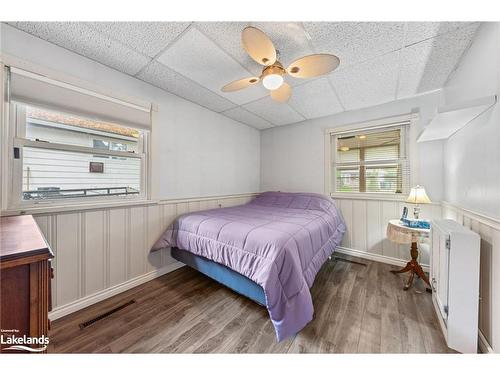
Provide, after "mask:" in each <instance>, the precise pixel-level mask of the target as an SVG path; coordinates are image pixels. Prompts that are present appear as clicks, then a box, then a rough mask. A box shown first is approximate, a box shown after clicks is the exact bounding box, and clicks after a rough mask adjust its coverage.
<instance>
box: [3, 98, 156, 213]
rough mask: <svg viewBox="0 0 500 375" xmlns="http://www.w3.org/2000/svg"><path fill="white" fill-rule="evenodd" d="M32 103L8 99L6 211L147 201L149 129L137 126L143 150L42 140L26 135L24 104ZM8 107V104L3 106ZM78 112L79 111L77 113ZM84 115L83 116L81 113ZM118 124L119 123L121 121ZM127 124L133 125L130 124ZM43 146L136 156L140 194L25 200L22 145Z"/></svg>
mask: <svg viewBox="0 0 500 375" xmlns="http://www.w3.org/2000/svg"><path fill="white" fill-rule="evenodd" d="M26 106H29V104H25V103H18V102H7V103H6V107H7V109H6V110H7V111H8V113H9V115H8V122H7V124H8V126H7V128H8V130H7V134H8V135H9V136H8V145H7V147H6V148H7V149H8V150H9V151H10V152H9V153H8V154H7V157H8V171H7V175H8V176H9V178H8V179H6V180H7V181H5V180H4V181H3V182H7V183H8V186H5V185H4V186H3V187H2V190H4V189H5V190H6V191H7V192H8V193H7V194H6V197H5V200H6V205H3V207H4V208H5V209H4V210H3V211H7V212H10V211H20V212H30V211H32V210H40V209H42V210H50V209H53V208H56V207H60V206H65V207H66V206H71V207H75V208H85V207H103V206H110V205H121V204H123V203H139V202H148V201H149V199H150V193H149V181H150V178H149V165H150V152H149V151H150V147H149V144H150V140H149V137H150V131H149V130H145V129H141V128H137V130H138V131H139V132H140V134H141V136H140V139H139V145H138V149H139V150H140V152H137V153H129V152H125V151H114V150H105V149H99V148H93V147H85V146H75V145H67V144H60V143H52V142H50V143H49V142H43V141H36V140H31V139H27V138H26V137H25V134H26V128H25V126H26V110H25V107H26ZM4 108H5V107H4ZM49 110H51V111H57V109H55V108H50V109H49ZM60 112H61V113H66V112H65V111H60ZM77 116H79V115H77ZM80 117H81V116H80ZM118 125H119V124H118ZM124 126H125V127H128V128H130V126H128V125H124ZM2 143H3V144H2V146H4V145H5V143H6V142H5V140H4V141H3V142H2ZM14 147H19V152H20V155H19V156H20V157H19V158H18V159H17V158H14V153H13V149H14ZM24 147H31V148H40V149H52V150H58V151H68V152H80V153H84V154H94V155H95V154H97V155H104V156H116V157H125V158H136V159H140V161H141V176H140V192H139V194H133V195H124V196H99V197H84V198H82V197H80V198H64V199H44V200H32V201H28V200H24V199H23V197H22V193H23V191H22V190H23V148H24Z"/></svg>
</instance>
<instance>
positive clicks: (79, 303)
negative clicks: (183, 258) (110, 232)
mask: <svg viewBox="0 0 500 375" xmlns="http://www.w3.org/2000/svg"><path fill="white" fill-rule="evenodd" d="M183 266H184V264H182V263H181V262H175V263H171V264H168V265H167V266H165V267H162V268H159V269H157V270H154V271H151V272H148V273H145V274H144V275H141V276H137V277H134V278H133V279H130V280H127V281H125V282H123V283H121V284H118V285H115V286H112V287H110V288H107V289H104V290H101V291H100V292H97V293H94V294H91V295H89V296H86V297H83V298H80V299H78V300H76V301H73V302H70V303H68V304H66V305H62V306H59V307H56V308H55V309H54V310H52V311H51V312H50V313H49V319H50V320H51V321H54V320H57V319H60V318H62V317H63V316H66V315H69V314H71V313H74V312H75V311H78V310H81V309H83V308H85V307H88V306H90V305H93V304H95V303H97V302H101V301H103V300H105V299H107V298H110V297H113V296H115V295H117V294H120V293H123V292H125V291H127V290H129V289H132V288H134V287H136V286H138V285H141V284H144V283H145V282H148V281H151V280H153V279H156V278H157V277H160V276H163V275H165V274H167V273H169V272H172V271H174V270H176V269H178V268H181V267H183Z"/></svg>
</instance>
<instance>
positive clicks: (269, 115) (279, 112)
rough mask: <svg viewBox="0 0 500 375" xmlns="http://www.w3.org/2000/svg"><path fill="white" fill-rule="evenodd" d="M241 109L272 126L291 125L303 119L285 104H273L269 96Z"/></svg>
mask: <svg viewBox="0 0 500 375" xmlns="http://www.w3.org/2000/svg"><path fill="white" fill-rule="evenodd" d="M243 107H244V108H245V109H246V110H248V111H250V112H253V113H254V114H256V115H258V116H260V117H262V118H264V119H266V120H267V121H269V122H270V123H272V124H274V125H286V124H293V123H294V122H299V121H303V120H304V117H302V116H301V115H299V114H298V113H297V112H295V111H294V110H293V109H292V108H291V107H290V106H289V105H288V104H287V103H279V102H275V101H274V100H272V99H271V97H270V96H266V97H265V98H262V99H259V100H257V101H255V102H252V103H248V104H245V105H244V106H243Z"/></svg>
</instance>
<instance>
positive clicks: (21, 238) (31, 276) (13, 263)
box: [0, 215, 54, 353]
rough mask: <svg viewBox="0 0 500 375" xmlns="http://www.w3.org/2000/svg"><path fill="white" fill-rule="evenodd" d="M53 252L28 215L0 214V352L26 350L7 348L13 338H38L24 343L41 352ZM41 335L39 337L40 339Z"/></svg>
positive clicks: (47, 323)
mask: <svg viewBox="0 0 500 375" xmlns="http://www.w3.org/2000/svg"><path fill="white" fill-rule="evenodd" d="M53 257H54V255H53V254H52V251H51V250H50V248H49V246H48V244H47V242H46V241H45V238H44V237H43V234H42V232H41V231H40V229H39V228H38V225H37V224H36V222H35V220H34V219H33V217H32V216H31V215H26V216H10V217H0V334H1V335H2V342H3V343H2V344H1V346H0V351H1V352H2V353H15V352H17V353H21V352H24V353H26V352H28V350H27V349H22V348H19V349H17V350H12V348H11V349H7V348H9V347H11V346H13V345H23V344H25V342H22V343H21V342H19V341H17V342H15V343H12V339H13V336H15V337H16V338H20V337H23V336H24V335H26V336H27V337H31V338H33V337H34V338H38V339H37V340H38V342H35V343H33V342H32V343H31V344H27V345H24V346H28V347H30V348H31V349H32V352H45V350H42V349H43V347H44V344H43V337H48V329H49V320H48V312H49V310H50V279H51V276H52V269H51V266H50V259H52V258H53ZM40 338H42V339H40Z"/></svg>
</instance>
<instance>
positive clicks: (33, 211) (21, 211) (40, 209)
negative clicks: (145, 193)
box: [0, 199, 158, 216]
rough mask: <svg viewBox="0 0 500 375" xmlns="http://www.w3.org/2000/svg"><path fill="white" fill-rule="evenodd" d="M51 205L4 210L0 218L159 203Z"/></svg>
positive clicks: (153, 201)
mask: <svg viewBox="0 0 500 375" xmlns="http://www.w3.org/2000/svg"><path fill="white" fill-rule="evenodd" d="M62 203H63V202H61V204H59V203H51V204H46V205H44V204H39V205H37V206H27V207H12V208H8V209H5V210H2V211H1V213H0V216H15V215H41V214H49V213H58V212H71V211H86V210H99V209H104V208H115V207H130V206H144V205H150V204H155V203H158V202H157V201H156V200H150V199H139V200H120V201H113V202H91V203H90V202H89V203H70V204H62Z"/></svg>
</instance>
